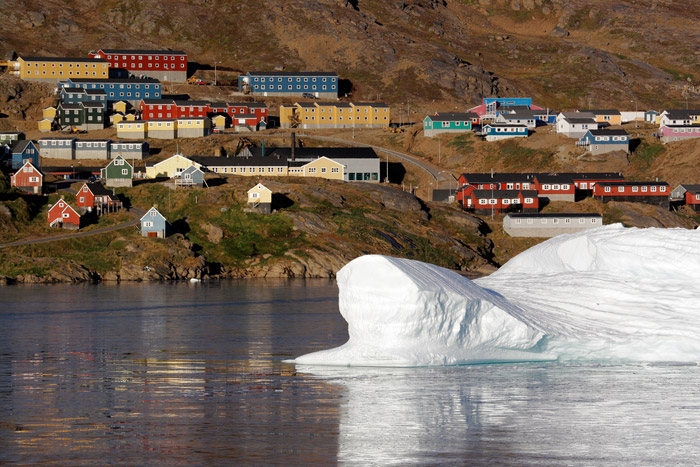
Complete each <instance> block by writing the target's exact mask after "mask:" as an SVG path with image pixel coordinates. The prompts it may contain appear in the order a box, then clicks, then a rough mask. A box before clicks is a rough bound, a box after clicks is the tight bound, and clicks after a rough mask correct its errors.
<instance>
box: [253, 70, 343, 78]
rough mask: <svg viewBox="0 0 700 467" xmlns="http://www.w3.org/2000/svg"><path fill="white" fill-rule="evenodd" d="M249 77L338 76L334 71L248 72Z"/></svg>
mask: <svg viewBox="0 0 700 467" xmlns="http://www.w3.org/2000/svg"><path fill="white" fill-rule="evenodd" d="M248 75H250V76H293V77H297V76H299V77H303V76H335V77H337V76H338V74H337V73H336V72H334V71H249V72H248Z"/></svg>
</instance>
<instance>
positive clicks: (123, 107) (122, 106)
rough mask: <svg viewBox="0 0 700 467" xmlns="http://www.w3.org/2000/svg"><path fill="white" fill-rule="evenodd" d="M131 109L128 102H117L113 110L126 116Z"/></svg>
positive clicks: (113, 105)
mask: <svg viewBox="0 0 700 467" xmlns="http://www.w3.org/2000/svg"><path fill="white" fill-rule="evenodd" d="M128 108H129V103H128V102H126V101H117V102H115V103H113V104H112V110H114V111H115V112H119V113H120V114H123V115H126V111H127V109H128Z"/></svg>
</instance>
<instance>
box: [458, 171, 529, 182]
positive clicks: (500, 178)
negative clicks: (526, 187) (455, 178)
mask: <svg viewBox="0 0 700 467" xmlns="http://www.w3.org/2000/svg"><path fill="white" fill-rule="evenodd" d="M462 177H464V178H465V179H466V180H467V183H469V184H478V183H498V182H530V181H532V174H527V173H495V172H494V173H463V174H461V175H460V176H459V178H462Z"/></svg>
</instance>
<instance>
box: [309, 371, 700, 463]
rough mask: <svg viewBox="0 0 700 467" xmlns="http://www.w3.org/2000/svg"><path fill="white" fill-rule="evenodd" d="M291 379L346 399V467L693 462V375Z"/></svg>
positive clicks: (406, 374) (696, 375)
mask: <svg viewBox="0 0 700 467" xmlns="http://www.w3.org/2000/svg"><path fill="white" fill-rule="evenodd" d="M298 369H299V371H300V372H308V373H311V374H314V375H315V376H316V377H317V378H319V379H321V380H323V381H327V382H329V383H332V384H334V385H337V386H339V387H341V388H343V389H344V391H345V395H346V397H345V398H343V400H342V404H341V408H340V430H339V431H340V434H339V437H338V443H339V451H338V459H339V461H340V462H341V463H342V464H343V465H347V466H355V465H357V466H360V465H455V464H457V465H521V466H522V465H538V466H541V465H551V466H559V465H579V466H588V465H611V466H612V465H615V466H618V465H632V464H635V465H662V464H663V465H670V464H673V465H697V463H698V461H700V448H697V447H696V443H695V442H694V436H695V435H694V433H695V432H694V429H693V426H695V425H696V424H697V423H698V422H700V405H698V404H697V402H696V400H697V396H699V395H700V389H699V386H698V385H697V384H698V382H700V370H699V369H698V367H696V366H687V367H674V366H645V365H639V366H630V367H611V366H607V367H606V366H596V365H591V366H563V365H557V364H545V365H542V364H521V365H484V366H466V367H451V368H434V369H429V368H422V369H420V368H416V369H406V368H401V369H394V368H381V369H373V368H332V367H299V368H298ZM671 388H672V389H671Z"/></svg>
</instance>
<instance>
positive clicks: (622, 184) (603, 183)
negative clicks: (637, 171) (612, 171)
mask: <svg viewBox="0 0 700 467" xmlns="http://www.w3.org/2000/svg"><path fill="white" fill-rule="evenodd" d="M640 185H652V186H668V183H667V182H656V181H653V182H644V181H641V182H630V181H624V182H598V186H640Z"/></svg>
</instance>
